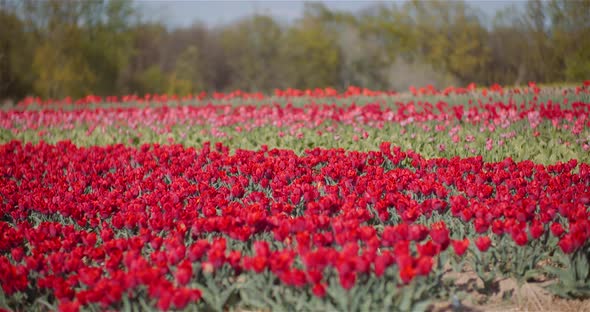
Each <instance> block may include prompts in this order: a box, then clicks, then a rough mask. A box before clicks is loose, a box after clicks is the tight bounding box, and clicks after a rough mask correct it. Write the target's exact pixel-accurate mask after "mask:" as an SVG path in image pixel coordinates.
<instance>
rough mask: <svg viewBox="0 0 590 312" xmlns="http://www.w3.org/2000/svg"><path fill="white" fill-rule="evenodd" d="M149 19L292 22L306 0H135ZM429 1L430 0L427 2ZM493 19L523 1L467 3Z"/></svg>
mask: <svg viewBox="0 0 590 312" xmlns="http://www.w3.org/2000/svg"><path fill="white" fill-rule="evenodd" d="M135 1H136V2H137V3H138V4H139V6H140V8H142V10H143V12H144V16H145V17H146V18H148V19H150V20H155V21H162V22H163V23H164V24H166V25H168V26H170V27H178V26H189V25H191V24H192V23H194V22H196V21H199V22H202V23H205V24H206V25H209V26H216V25H221V24H226V23H231V22H233V21H235V20H238V19H240V18H242V17H245V16H250V15H252V14H254V13H265V14H269V15H272V16H274V17H275V18H277V19H278V20H279V21H282V22H286V23H289V22H292V21H294V20H296V19H297V18H299V17H301V15H302V14H303V7H304V1H252V0H248V1H235V0H234V1H227V0H226V1H197V0H135ZM425 1H427V0H425ZM321 2H323V3H324V4H325V5H326V6H327V7H329V8H330V9H335V10H344V11H351V12H355V11H359V10H362V9H364V8H366V7H369V6H371V5H374V4H376V3H388V2H389V3H391V2H397V3H403V0H397V1H372V0H357V1H321ZM466 2H467V3H469V4H470V5H472V6H474V7H477V8H479V9H480V10H481V11H482V12H484V13H486V14H487V15H489V16H491V15H493V14H495V12H497V11H499V10H501V9H504V8H506V7H509V6H511V5H513V4H514V5H516V6H521V5H523V3H524V0H520V1H519V0H467V1H466Z"/></svg>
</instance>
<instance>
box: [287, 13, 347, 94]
mask: <svg viewBox="0 0 590 312" xmlns="http://www.w3.org/2000/svg"><path fill="white" fill-rule="evenodd" d="M340 54H341V53H340V49H339V45H338V42H337V39H336V36H334V34H333V33H332V32H330V31H329V30H328V29H327V27H326V26H325V25H324V24H323V23H322V22H321V20H318V19H317V18H315V17H314V16H312V15H310V14H309V13H306V14H305V16H304V17H303V18H302V19H301V20H300V21H298V23H297V24H296V25H294V26H293V27H292V28H290V29H289V30H288V31H287V33H286V34H285V38H284V40H283V41H282V46H281V59H282V60H283V64H284V67H283V68H282V73H283V74H284V76H283V77H284V78H283V79H284V81H286V82H287V83H288V84H289V85H290V86H293V87H297V88H316V87H320V88H321V87H336V86H338V85H339V84H340V83H339V82H340V80H339V77H340V66H341V55H340Z"/></svg>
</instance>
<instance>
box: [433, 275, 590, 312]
mask: <svg viewBox="0 0 590 312" xmlns="http://www.w3.org/2000/svg"><path fill="white" fill-rule="evenodd" d="M445 278H452V279H454V284H455V287H456V289H457V290H458V291H459V292H461V293H463V294H464V298H463V299H462V300H461V299H460V298H455V299H456V300H455V302H454V304H453V303H452V302H437V303H435V304H433V305H432V306H431V308H430V309H429V311H431V312H450V311H452V312H458V311H462V312H480V311H481V312H483V311H502V312H505V311H548V312H549V311H550V312H562V311H563V312H570V311H576V312H578V311H580V312H590V299H586V300H568V299H563V298H559V297H556V296H554V295H552V294H551V293H550V292H548V291H547V290H545V289H544V287H545V286H547V285H549V284H551V283H553V282H554V281H552V280H547V281H537V282H528V283H524V284H522V285H521V286H520V287H519V285H518V283H517V282H516V280H515V279H511V278H505V279H499V280H497V281H496V282H495V283H494V287H493V288H492V289H487V290H483V283H482V281H481V280H480V279H479V278H478V277H477V274H476V273H475V272H473V271H470V272H469V271H468V272H461V273H456V272H449V273H447V274H445Z"/></svg>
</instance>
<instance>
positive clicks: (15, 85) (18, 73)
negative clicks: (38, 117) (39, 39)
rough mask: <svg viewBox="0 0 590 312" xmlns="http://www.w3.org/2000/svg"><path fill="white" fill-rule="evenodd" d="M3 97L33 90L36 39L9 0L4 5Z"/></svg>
mask: <svg viewBox="0 0 590 312" xmlns="http://www.w3.org/2000/svg"><path fill="white" fill-rule="evenodd" d="M0 29H2V31H0V100H3V99H7V98H20V97H23V96H25V95H27V94H29V93H30V92H31V88H32V82H33V75H32V74H31V63H32V59H33V53H32V51H33V49H34V41H33V40H32V39H33V38H32V37H31V36H30V35H29V34H28V33H27V32H26V30H25V25H24V23H23V22H22V20H21V19H19V18H18V17H17V15H16V14H15V13H14V12H12V11H10V10H9V8H8V7H7V4H3V6H0Z"/></svg>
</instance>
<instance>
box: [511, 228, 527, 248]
mask: <svg viewBox="0 0 590 312" xmlns="http://www.w3.org/2000/svg"><path fill="white" fill-rule="evenodd" d="M512 239H513V240H514V242H515V243H516V245H518V246H524V245H526V244H527V243H528V242H529V238H528V236H527V234H526V232H525V231H523V230H515V231H513V232H512Z"/></svg>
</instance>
